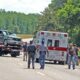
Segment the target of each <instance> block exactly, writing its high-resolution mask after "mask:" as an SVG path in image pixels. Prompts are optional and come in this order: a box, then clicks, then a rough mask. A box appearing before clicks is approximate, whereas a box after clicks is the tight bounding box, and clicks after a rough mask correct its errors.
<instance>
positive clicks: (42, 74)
mask: <svg viewBox="0 0 80 80" xmlns="http://www.w3.org/2000/svg"><path fill="white" fill-rule="evenodd" d="M37 73H38V74H40V75H41V76H45V74H44V73H41V72H37Z"/></svg>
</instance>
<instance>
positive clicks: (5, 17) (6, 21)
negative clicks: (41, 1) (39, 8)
mask: <svg viewBox="0 0 80 80" xmlns="http://www.w3.org/2000/svg"><path fill="white" fill-rule="evenodd" d="M38 17H39V14H28V15H25V14H22V13H16V12H6V11H5V10H2V9H1V10H0V29H7V30H8V31H11V32H15V33H22V34H25V33H27V34H32V33H33V32H34V31H35V30H36V28H37V23H38Z"/></svg>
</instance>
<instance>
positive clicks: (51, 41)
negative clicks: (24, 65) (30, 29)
mask: <svg viewBox="0 0 80 80" xmlns="http://www.w3.org/2000/svg"><path fill="white" fill-rule="evenodd" d="M42 40H43V41H44V43H45V44H44V45H45V46H46V47H47V49H48V52H49V53H48V55H46V60H49V61H54V63H57V62H58V63H62V64H64V63H65V62H66V59H67V58H66V57H67V47H68V33H64V32H52V31H39V32H37V33H36V34H35V35H34V38H33V42H34V44H35V45H36V46H37V47H38V46H39V45H41V41H42ZM38 61H39V53H38V52H36V62H38Z"/></svg>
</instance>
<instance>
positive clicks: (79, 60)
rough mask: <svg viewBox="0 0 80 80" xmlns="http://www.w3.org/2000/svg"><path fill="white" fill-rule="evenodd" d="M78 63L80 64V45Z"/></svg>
mask: <svg viewBox="0 0 80 80" xmlns="http://www.w3.org/2000/svg"><path fill="white" fill-rule="evenodd" d="M78 63H79V64H80V47H79V48H78Z"/></svg>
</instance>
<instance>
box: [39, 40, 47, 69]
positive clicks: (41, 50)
mask: <svg viewBox="0 0 80 80" xmlns="http://www.w3.org/2000/svg"><path fill="white" fill-rule="evenodd" d="M38 51H39V63H40V69H44V67H45V55H46V52H48V50H47V47H45V46H44V41H42V42H41V45H40V46H39V48H38Z"/></svg>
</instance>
